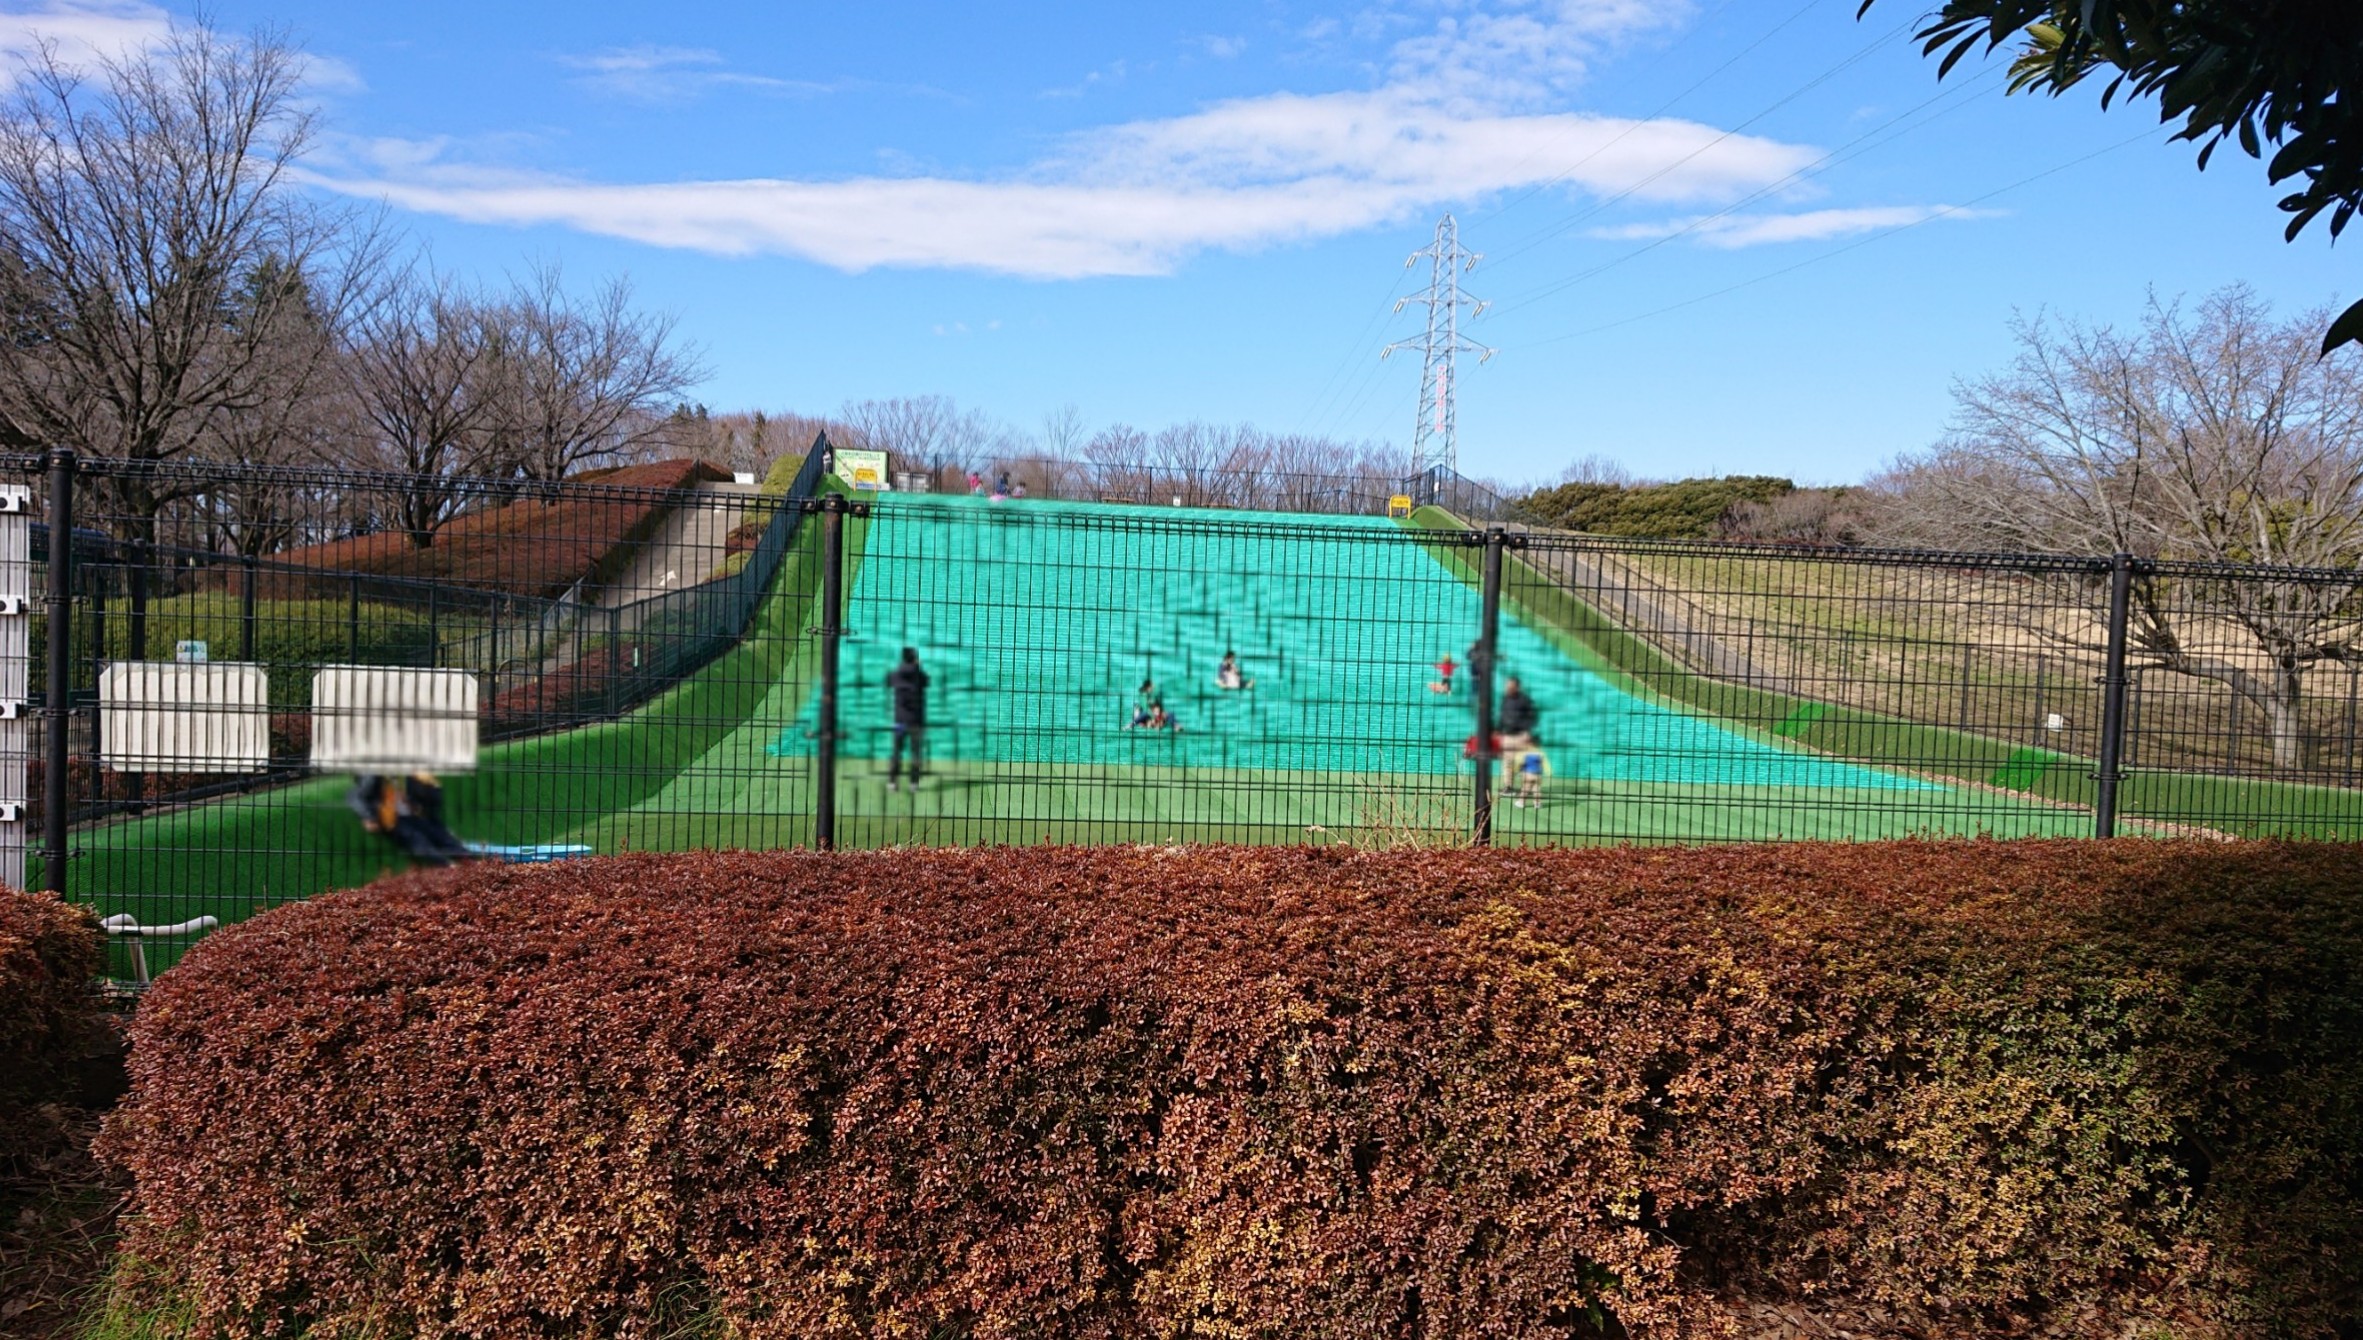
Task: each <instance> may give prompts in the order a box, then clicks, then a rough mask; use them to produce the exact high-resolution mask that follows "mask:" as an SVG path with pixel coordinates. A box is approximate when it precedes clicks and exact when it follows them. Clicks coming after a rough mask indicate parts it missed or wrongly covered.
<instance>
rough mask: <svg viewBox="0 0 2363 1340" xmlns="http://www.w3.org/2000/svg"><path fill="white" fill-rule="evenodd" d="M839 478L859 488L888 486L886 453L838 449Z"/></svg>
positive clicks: (882, 487)
mask: <svg viewBox="0 0 2363 1340" xmlns="http://www.w3.org/2000/svg"><path fill="white" fill-rule="evenodd" d="M836 465H837V478H839V479H842V480H844V481H845V482H846V483H847V484H850V485H852V486H853V487H854V488H857V489H884V488H885V487H886V453H885V452H883V451H847V450H846V449H845V448H843V447H839V448H837V449H836Z"/></svg>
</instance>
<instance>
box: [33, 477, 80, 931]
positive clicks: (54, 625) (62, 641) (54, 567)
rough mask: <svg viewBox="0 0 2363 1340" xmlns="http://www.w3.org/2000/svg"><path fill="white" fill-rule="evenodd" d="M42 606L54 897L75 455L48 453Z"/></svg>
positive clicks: (70, 691) (60, 830)
mask: <svg viewBox="0 0 2363 1340" xmlns="http://www.w3.org/2000/svg"><path fill="white" fill-rule="evenodd" d="M47 585H48V590H47V592H46V593H45V594H44V596H43V598H42V603H43V604H44V605H46V606H47V607H48V609H49V628H48V637H49V684H48V686H47V688H48V692H47V693H46V695H45V697H46V698H47V699H48V702H47V705H46V706H44V707H43V709H42V712H41V719H42V726H43V729H44V730H45V731H46V732H47V738H46V739H45V740H43V741H42V744H43V746H44V752H45V754H46V758H45V760H44V762H43V764H42V767H43V772H42V776H41V827H42V830H43V832H42V853H41V875H42V882H43V883H44V884H45V885H46V886H47V887H48V889H49V891H50V892H51V893H54V894H58V895H60V896H63V895H64V894H65V891H66V820H67V818H68V817H69V816H68V814H67V806H69V805H71V804H73V795H72V788H70V787H69V786H67V784H66V766H67V762H68V747H69V745H70V743H71V742H70V740H69V739H68V738H67V737H68V735H69V734H70V733H71V731H72V723H73V719H74V647H73V634H74V628H73V621H74V453H73V451H72V450H71V449H67V448H60V449H59V450H56V451H52V452H50V453H49V574H48V583H47Z"/></svg>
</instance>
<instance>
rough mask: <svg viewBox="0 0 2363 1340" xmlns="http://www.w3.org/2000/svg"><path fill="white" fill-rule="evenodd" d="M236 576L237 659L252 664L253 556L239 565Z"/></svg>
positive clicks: (249, 555) (247, 557)
mask: <svg viewBox="0 0 2363 1340" xmlns="http://www.w3.org/2000/svg"><path fill="white" fill-rule="evenodd" d="M239 568H240V571H239V574H238V659H239V660H241V661H244V662H246V663H247V664H249V665H252V664H253V663H254V555H252V554H248V555H246V557H245V558H244V559H242V560H241V561H240V563H239Z"/></svg>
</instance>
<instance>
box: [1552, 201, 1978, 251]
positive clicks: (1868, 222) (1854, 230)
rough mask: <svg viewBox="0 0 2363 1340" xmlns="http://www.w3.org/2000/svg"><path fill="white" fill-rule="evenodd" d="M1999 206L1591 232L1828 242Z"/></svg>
mask: <svg viewBox="0 0 2363 1340" xmlns="http://www.w3.org/2000/svg"><path fill="white" fill-rule="evenodd" d="M2000 213H2001V211H1999V210H1991V209H1967V208H1963V207H1960V206H1956V205H1874V206H1869V207H1865V208H1858V209H1814V210H1806V211H1803V212H1801V213H1795V214H1729V215H1716V216H1710V217H1706V218H1690V219H1669V220H1664V221H1660V222H1654V223H1629V224H1624V225H1621V226H1618V227H1614V228H1595V229H1592V230H1591V232H1590V234H1589V235H1590V236H1592V237H1597V238H1603V239H1607V240H1610V241H1641V240H1654V239H1657V238H1661V237H1675V236H1683V237H1688V238H1689V239H1691V240H1692V241H1695V242H1697V243H1698V244H1699V245H1700V246H1705V247H1716V248H1719V249H1722V250H1732V251H1735V250H1738V249H1739V248H1742V247H1760V246H1767V245H1770V244H1773V243H1779V242H1825V241H1828V240H1830V239H1832V238H1839V237H1855V236H1859V235H1861V234H1863V233H1874V232H1880V231H1884V230H1886V229H1889V228H1908V227H1911V226H1912V225H1914V224H1919V223H1929V222H1932V221H1934V220H1937V219H1987V218H1993V217H1996V216H1997V215H1998V214H2000Z"/></svg>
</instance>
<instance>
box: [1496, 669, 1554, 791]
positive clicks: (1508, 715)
mask: <svg viewBox="0 0 2363 1340" xmlns="http://www.w3.org/2000/svg"><path fill="white" fill-rule="evenodd" d="M1541 715H1542V713H1541V712H1540V711H1539V710H1537V709H1536V707H1535V705H1534V699H1532V698H1529V697H1527V696H1526V686H1525V685H1524V684H1521V683H1519V682H1518V677H1517V676H1516V675H1512V676H1510V678H1509V680H1508V682H1506V683H1505V684H1503V685H1502V693H1501V708H1500V710H1499V711H1498V712H1496V713H1495V714H1494V718H1493V724H1494V728H1495V729H1496V730H1497V731H1499V732H1500V734H1501V750H1500V753H1501V760H1502V784H1503V785H1504V786H1505V787H1506V786H1508V784H1509V781H1510V769H1511V767H1512V763H1511V760H1513V759H1516V758H1518V757H1520V756H1522V755H1524V754H1525V753H1526V752H1527V751H1529V750H1531V749H1533V748H1534V728H1535V725H1536V724H1537V722H1538V720H1539V719H1540V717H1541Z"/></svg>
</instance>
